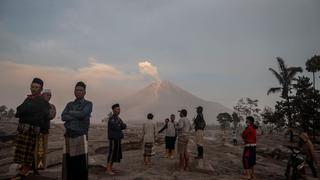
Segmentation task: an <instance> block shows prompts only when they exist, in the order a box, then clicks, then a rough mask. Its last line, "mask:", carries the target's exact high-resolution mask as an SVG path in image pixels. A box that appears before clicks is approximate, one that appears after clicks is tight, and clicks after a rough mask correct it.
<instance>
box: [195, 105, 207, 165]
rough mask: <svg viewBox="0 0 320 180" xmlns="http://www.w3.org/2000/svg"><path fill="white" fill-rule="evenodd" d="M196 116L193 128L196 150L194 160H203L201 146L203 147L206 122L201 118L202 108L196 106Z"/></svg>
mask: <svg viewBox="0 0 320 180" xmlns="http://www.w3.org/2000/svg"><path fill="white" fill-rule="evenodd" d="M196 109H197V116H196V118H195V119H194V128H195V131H196V144H197V149H198V156H197V157H196V159H202V158H203V145H204V138H203V136H204V128H205V127H206V121H205V120H204V118H203V114H202V111H203V107H202V106H198V107H197V108H196Z"/></svg>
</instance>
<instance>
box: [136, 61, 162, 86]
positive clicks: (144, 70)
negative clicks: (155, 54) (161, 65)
mask: <svg viewBox="0 0 320 180" xmlns="http://www.w3.org/2000/svg"><path fill="white" fill-rule="evenodd" d="M138 65H139V69H140V73H141V74H147V75H149V76H151V77H152V78H153V79H155V80H156V81H160V76H159V73H158V69H157V67H156V66H154V65H152V64H151V63H150V62H149V61H142V62H139V64H138Z"/></svg>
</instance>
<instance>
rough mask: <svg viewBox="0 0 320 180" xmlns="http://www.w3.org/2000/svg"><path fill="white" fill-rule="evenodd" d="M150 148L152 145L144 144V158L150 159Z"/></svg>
mask: <svg viewBox="0 0 320 180" xmlns="http://www.w3.org/2000/svg"><path fill="white" fill-rule="evenodd" d="M152 147H153V143H145V144H144V154H143V156H144V157H151V155H152Z"/></svg>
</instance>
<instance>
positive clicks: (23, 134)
mask: <svg viewBox="0 0 320 180" xmlns="http://www.w3.org/2000/svg"><path fill="white" fill-rule="evenodd" d="M43 87H44V83H43V81H42V80H41V79H40V78H34V79H33V81H32V82H31V85H30V91H31V94H30V95H28V96H27V98H26V99H25V100H24V101H23V103H22V104H21V105H19V106H18V107H17V111H16V115H15V116H16V117H17V118H19V123H18V127H17V131H18V134H17V138H16V148H15V153H14V162H15V163H18V164H19V165H20V166H19V173H18V174H17V175H16V176H14V177H13V178H12V180H16V179H24V178H25V177H26V176H27V175H28V174H29V173H30V171H33V172H34V173H35V174H38V171H37V170H38V169H44V168H45V164H46V156H45V154H46V149H47V143H48V134H49V129H50V121H51V120H52V119H54V117H55V116H56V108H55V106H54V105H53V104H50V103H49V101H50V99H51V95H52V93H51V91H50V90H49V89H44V90H43ZM74 95H75V100H73V101H71V102H69V103H67V105H66V107H65V108H64V110H63V112H62V114H61V120H62V121H63V122H64V127H65V133H64V147H63V161H62V179H63V180H87V179H88V131H89V126H90V116H91V112H92V102H90V101H88V100H86V99H85V95H86V84H85V83H84V82H82V81H80V82H77V83H76V85H75V87H74ZM111 108H112V114H111V115H110V116H109V118H108V140H109V152H108V160H107V167H106V173H108V174H110V175H114V174H115V173H117V171H116V170H115V169H114V168H113V164H114V163H115V162H120V161H121V159H122V148H121V140H122V139H123V138H124V133H123V130H124V129H126V128H127V125H126V124H125V123H124V121H123V120H122V119H121V118H120V117H119V115H120V111H121V109H120V105H119V104H114V105H112V107H111ZM196 109H197V116H196V117H195V118H194V119H193V125H192V123H191V122H190V121H189V119H188V118H187V115H188V112H187V110H186V109H181V110H180V111H178V112H179V115H180V119H179V120H178V122H177V123H176V122H175V115H174V114H171V115H170V119H166V121H165V125H164V127H163V128H162V129H161V130H160V131H157V127H156V124H155V123H154V122H153V121H152V120H153V117H154V115H153V114H151V113H149V114H148V115H147V120H146V122H145V123H143V127H142V134H143V136H142V145H143V149H144V152H143V156H144V164H145V165H146V166H150V165H151V156H152V149H153V147H154V143H155V140H156V137H157V134H158V133H161V132H163V131H165V147H166V157H168V158H173V155H174V151H175V144H176V140H177V141H178V142H177V152H178V153H179V167H180V170H188V168H189V154H188V143H189V140H190V138H191V135H192V133H191V129H192V127H194V129H195V139H196V144H197V151H198V155H197V157H196V159H202V158H203V156H204V152H203V151H204V150H203V146H204V129H205V127H206V122H205V120H204V117H203V114H202V113H203V107H201V106H199V107H197V108H196ZM246 123H247V127H246V129H245V130H244V132H243V133H242V138H243V140H244V145H245V148H244V152H243V158H242V160H243V167H244V169H245V175H244V177H243V178H245V179H252V178H255V174H254V165H255V164H256V128H255V126H254V118H253V117H251V116H249V117H247V118H246ZM306 142H309V141H306ZM309 144H310V143H309Z"/></svg>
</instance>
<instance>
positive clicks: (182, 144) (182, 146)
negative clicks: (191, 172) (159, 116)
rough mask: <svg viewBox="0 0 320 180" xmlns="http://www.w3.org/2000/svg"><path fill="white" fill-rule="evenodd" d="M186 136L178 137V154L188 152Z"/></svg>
mask: <svg viewBox="0 0 320 180" xmlns="http://www.w3.org/2000/svg"><path fill="white" fill-rule="evenodd" d="M188 142H189V136H188V135H179V136H178V153H184V152H187V150H188Z"/></svg>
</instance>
